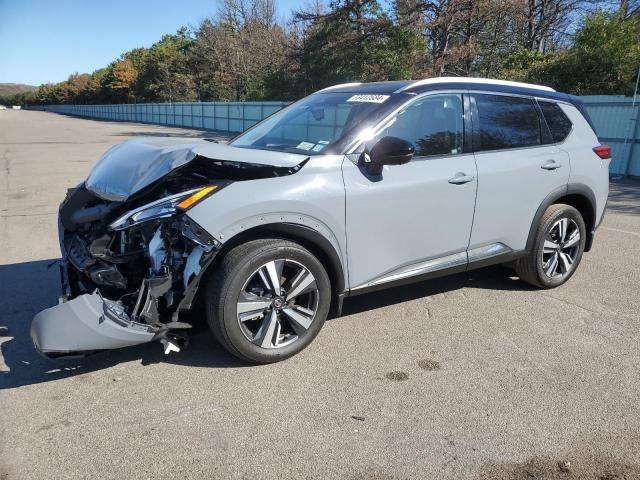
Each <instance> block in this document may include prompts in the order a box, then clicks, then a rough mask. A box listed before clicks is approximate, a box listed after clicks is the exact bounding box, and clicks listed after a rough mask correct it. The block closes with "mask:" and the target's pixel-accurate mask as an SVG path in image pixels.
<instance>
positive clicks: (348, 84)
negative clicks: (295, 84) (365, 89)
mask: <svg viewBox="0 0 640 480" xmlns="http://www.w3.org/2000/svg"><path fill="white" fill-rule="evenodd" d="M356 85H362V82H351V83H341V84H340V85H332V86H330V87H326V88H323V89H322V90H319V91H320V92H326V91H327V90H333V89H334V88H343V87H354V86H356Z"/></svg>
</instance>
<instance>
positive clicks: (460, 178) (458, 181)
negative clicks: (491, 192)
mask: <svg viewBox="0 0 640 480" xmlns="http://www.w3.org/2000/svg"><path fill="white" fill-rule="evenodd" d="M473 178H474V177H473V175H467V174H466V173H463V172H458V173H456V174H455V175H454V176H453V177H452V178H450V179H449V183H452V184H454V185H462V184H463V183H469V182H472V181H473Z"/></svg>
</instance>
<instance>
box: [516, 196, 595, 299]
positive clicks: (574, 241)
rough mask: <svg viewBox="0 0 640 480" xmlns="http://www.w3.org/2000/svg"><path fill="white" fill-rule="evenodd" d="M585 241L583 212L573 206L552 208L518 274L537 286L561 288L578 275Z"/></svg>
mask: <svg viewBox="0 0 640 480" xmlns="http://www.w3.org/2000/svg"><path fill="white" fill-rule="evenodd" d="M585 242H586V228H585V225H584V220H583V218H582V215H580V212H578V210H576V209H575V208H574V207H572V206H570V205H564V204H556V205H551V206H550V207H549V208H547V210H546V211H545V212H544V215H542V218H541V219H540V223H539V224H538V229H537V231H536V237H535V242H534V245H533V248H532V250H531V252H530V253H529V254H528V255H527V256H526V257H524V258H521V259H520V260H518V261H517V263H516V272H517V273H518V276H519V277H520V279H521V280H523V281H525V282H527V283H529V284H531V285H534V286H536V287H539V288H555V287H558V286H560V285H562V284H563V283H565V282H566V281H567V280H569V278H571V276H572V275H573V274H574V273H575V271H576V269H577V268H578V265H579V264H580V260H581V259H582V253H583V252H584V247H585Z"/></svg>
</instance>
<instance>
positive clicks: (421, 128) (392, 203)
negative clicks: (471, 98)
mask: <svg viewBox="0 0 640 480" xmlns="http://www.w3.org/2000/svg"><path fill="white" fill-rule="evenodd" d="M464 125H465V120H464V109H463V97H462V95H461V94H430V95H425V96H422V97H419V98H417V99H415V100H413V101H412V103H410V104H408V105H407V106H405V107H404V108H403V109H402V110H400V111H399V112H398V113H397V115H395V116H394V117H393V118H392V119H391V120H390V121H389V122H387V123H386V124H385V125H384V126H383V128H382V130H381V131H380V132H379V133H378V134H377V135H376V137H375V138H374V139H373V140H372V141H371V142H369V143H370V144H371V145H372V144H373V143H375V141H376V140H377V139H380V138H382V137H385V136H393V137H399V138H403V139H405V140H408V141H410V142H412V143H413V144H414V146H415V149H416V154H415V156H414V158H413V159H412V160H411V161H410V162H409V163H407V164H405V165H392V166H390V165H387V166H385V167H384V169H383V172H382V174H381V175H380V176H377V177H371V176H369V175H367V174H366V172H365V171H364V169H363V168H362V167H358V165H357V162H356V161H355V158H351V159H350V160H345V162H344V163H343V175H344V183H345V188H346V222H347V252H348V269H349V284H350V287H351V289H352V290H356V291H357V290H358V289H361V288H365V287H373V286H377V285H382V284H386V283H390V282H393V281H395V280H403V279H407V278H410V277H414V276H419V275H422V274H428V273H430V272H433V271H437V270H441V269H447V268H452V269H453V268H456V267H458V268H460V269H464V268H466V265H467V254H466V250H467V246H468V244H469V236H470V233H471V224H472V221H473V212H474V204H475V198H476V188H477V180H476V178H477V173H476V165H475V160H474V156H473V154H472V153H465V145H464V139H465V132H464ZM348 157H351V156H348Z"/></svg>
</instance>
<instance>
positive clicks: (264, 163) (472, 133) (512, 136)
mask: <svg viewBox="0 0 640 480" xmlns="http://www.w3.org/2000/svg"><path fill="white" fill-rule="evenodd" d="M609 161H610V159H609V148H608V147H606V146H603V145H601V144H600V143H599V142H598V138H597V136H596V134H595V133H594V130H593V128H592V126H591V122H590V120H589V117H588V115H587V114H586V112H585V110H584V107H583V105H582V103H581V102H580V100H579V99H578V98H576V97H573V96H570V95H566V94H562V93H557V92H555V91H553V90H552V89H550V88H548V87H542V86H537V85H529V84H520V83H514V82H504V81H495V80H484V79H470V78H469V79H465V78H439V79H429V80H422V81H401V82H383V83H370V84H346V85H338V86H335V87H331V88H328V89H325V90H322V91H320V92H317V93H315V94H313V95H311V96H309V97H306V98H304V99H302V100H300V101H299V102H296V103H294V104H292V105H291V106H289V107H287V108H285V109H283V110H281V111H279V112H278V113H276V114H275V115H273V116H271V117H269V118H267V119H266V120H264V121H262V122H261V123H259V124H257V125H255V126H254V127H253V128H251V129H249V130H248V131H246V132H245V133H243V134H241V135H240V136H238V137H237V138H235V139H234V140H233V141H232V142H231V143H230V144H228V145H224V144H220V143H216V142H211V141H207V140H206V139H199V140H193V139H188V140H175V139H157V138H156V139H152V138H140V139H135V140H131V141H128V142H124V143H122V144H120V145H116V146H114V147H113V148H111V149H110V150H109V151H107V152H106V153H105V154H104V156H103V157H102V158H101V159H100V160H99V161H98V163H97V164H96V165H95V167H94V168H93V170H92V172H91V174H90V175H89V177H88V178H87V179H86V181H85V182H83V183H82V184H80V185H79V186H77V187H76V188H73V189H71V190H69V192H68V194H67V197H66V198H65V200H64V201H63V203H62V205H61V207H60V216H59V230H60V235H59V236H60V246H61V249H62V260H61V262H60V267H61V278H62V297H61V301H60V303H59V305H57V306H55V307H52V308H49V309H47V310H44V311H43V312H40V313H39V314H38V315H37V316H36V317H35V318H34V320H33V322H32V326H31V336H32V339H33V342H34V344H35V346H36V347H37V348H38V349H39V350H40V351H41V352H42V353H44V354H45V355H48V356H51V357H57V356H64V355H70V354H86V353H89V352H94V351H99V350H105V349H112V348H119V347H125V346H128V345H135V344H141V343H145V342H150V341H153V340H159V341H160V342H162V344H163V345H164V348H165V352H170V351H178V350H180V348H181V347H182V345H183V343H184V341H185V339H186V332H187V331H188V329H189V328H190V327H191V325H190V324H189V323H188V322H186V321H185V317H184V315H183V313H184V312H186V311H188V310H192V309H194V307H195V306H197V305H203V306H204V307H205V309H204V311H205V312H206V319H207V322H208V324H209V326H210V328H211V330H212V331H213V333H214V335H215V338H216V339H217V340H218V342H219V343H220V344H221V345H222V346H223V347H225V348H226V349H227V350H228V351H229V352H231V353H232V354H234V355H236V356H238V357H240V358H242V359H245V360H247V361H250V362H255V363H267V362H273V361H277V360H281V359H283V358H286V357H289V356H291V355H293V354H295V353H297V352H299V351H300V350H302V349H303V348H305V347H306V346H307V345H309V343H310V342H311V341H312V340H313V339H314V337H315V336H316V335H317V334H318V332H319V331H320V329H321V328H322V326H323V324H324V322H325V319H326V318H327V316H328V315H329V314H330V312H333V314H335V315H339V313H340V310H341V306H342V299H343V298H344V297H345V296H346V295H355V294H359V293H364V292H370V291H373V290H377V289H381V288H386V287H390V286H393V285H399V284H403V283H407V282H413V281H417V280H422V279H426V278H431V277H436V276H440V275H444V274H449V273H455V272H462V271H465V270H468V269H471V268H477V267H481V266H484V265H490V264H497V263H507V264H509V265H512V266H514V267H515V269H516V271H517V272H518V274H519V276H520V277H521V279H522V280H524V281H526V282H528V283H530V284H532V285H535V286H537V287H539V288H552V287H556V286H558V285H561V284H563V283H564V282H566V281H567V280H568V279H569V278H570V277H571V276H572V275H573V273H574V272H575V271H576V268H577V267H578V264H579V263H580V259H581V258H582V254H583V252H585V251H588V250H589V249H590V248H591V244H592V242H593V237H594V232H595V230H596V228H597V226H598V225H599V223H600V221H601V220H602V216H603V213H604V208H605V202H606V198H607V194H608V188H609V187H608V165H609Z"/></svg>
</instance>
